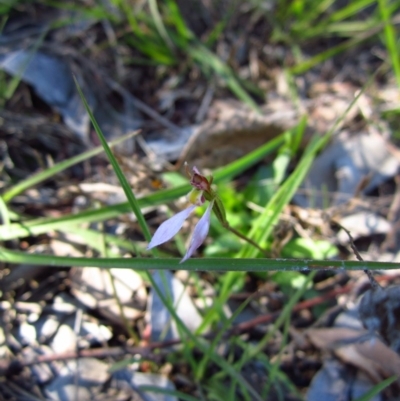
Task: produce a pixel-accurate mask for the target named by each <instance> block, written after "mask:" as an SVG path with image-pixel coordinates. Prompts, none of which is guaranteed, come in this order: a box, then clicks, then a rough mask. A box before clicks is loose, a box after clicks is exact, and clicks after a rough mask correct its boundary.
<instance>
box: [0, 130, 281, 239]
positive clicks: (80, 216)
mask: <svg viewBox="0 0 400 401" xmlns="http://www.w3.org/2000/svg"><path fill="white" fill-rule="evenodd" d="M285 135H286V133H284V134H281V135H279V136H277V137H276V138H274V139H273V140H271V141H269V142H268V143H266V144H265V145H262V146H260V147H259V148H257V149H255V150H254V151H253V152H250V153H249V154H247V155H245V156H243V157H242V158H240V159H238V160H236V161H234V162H232V163H230V164H228V165H227V166H225V167H222V168H220V169H218V170H216V171H215V174H214V182H215V183H216V184H218V183H219V182H222V181H226V180H230V179H232V178H233V177H235V176H236V175H238V174H240V173H242V172H243V171H245V170H246V169H248V168H249V167H251V166H253V165H254V164H255V163H257V162H259V161H260V160H262V159H263V158H264V157H265V156H266V155H268V154H270V153H272V152H273V151H274V150H276V149H277V148H278V146H280V145H281V144H282V143H283V141H284V139H285ZM190 189H191V187H190V185H189V184H186V185H181V186H179V187H175V188H169V189H164V190H161V191H158V192H155V193H153V194H150V195H146V196H144V197H143V198H140V199H138V203H139V206H140V207H141V208H144V207H147V206H156V205H161V204H164V203H168V202H171V201H173V200H175V199H177V198H179V197H180V196H183V195H185V194H187V193H188V192H189V191H190ZM129 211H130V208H129V203H121V204H118V205H112V206H105V207H102V208H99V209H95V210H89V211H84V212H81V213H76V214H74V215H69V216H62V217H59V218H40V219H35V220H30V221H24V222H21V223H12V224H11V225H10V226H9V227H8V228H6V227H4V226H1V225H0V240H2V241H5V240H10V239H13V238H21V237H26V236H30V235H39V234H43V233H46V232H48V231H51V230H63V229H64V230H67V229H68V227H69V226H71V225H77V224H83V223H92V222H95V221H103V220H107V219H112V218H116V217H118V216H119V215H121V214H124V213H128V212H129Z"/></svg>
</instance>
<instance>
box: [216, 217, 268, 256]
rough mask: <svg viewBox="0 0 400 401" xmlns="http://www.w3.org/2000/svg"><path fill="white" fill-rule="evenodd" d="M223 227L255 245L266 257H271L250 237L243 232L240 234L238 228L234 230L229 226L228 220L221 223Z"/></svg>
mask: <svg viewBox="0 0 400 401" xmlns="http://www.w3.org/2000/svg"><path fill="white" fill-rule="evenodd" d="M223 226H224V228H226V229H227V230H228V231H230V232H231V233H233V234H235V235H236V236H237V237H239V238H241V239H243V240H245V241H246V242H248V243H249V244H250V245H253V246H254V247H256V248H257V249H258V250H259V251H260V252H262V253H263V254H264V255H265V256H266V257H267V258H269V257H271V254H270V253H269V252H268V251H267V250H266V249H264V248H261V247H260V245H258V244H257V243H256V242H254V241H253V240H252V239H250V238H249V237H246V236H245V235H244V234H242V233H241V232H239V231H238V230H236V229H235V228H233V227H231V226H230V225H229V223H228V222H226V223H224V224H223Z"/></svg>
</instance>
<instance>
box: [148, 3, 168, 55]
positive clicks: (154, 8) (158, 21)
mask: <svg viewBox="0 0 400 401" xmlns="http://www.w3.org/2000/svg"><path fill="white" fill-rule="evenodd" d="M148 3H149V8H150V13H151V15H152V17H153V20H154V25H155V27H156V29H157V31H158V34H159V35H160V36H161V37H162V38H163V40H164V42H165V43H166V45H167V46H168V47H169V48H170V50H171V51H173V49H174V44H173V43H172V41H171V38H170V37H169V35H168V32H167V30H166V29H165V26H164V23H163V21H162V18H161V15H160V12H159V10H158V5H157V1H156V0H148Z"/></svg>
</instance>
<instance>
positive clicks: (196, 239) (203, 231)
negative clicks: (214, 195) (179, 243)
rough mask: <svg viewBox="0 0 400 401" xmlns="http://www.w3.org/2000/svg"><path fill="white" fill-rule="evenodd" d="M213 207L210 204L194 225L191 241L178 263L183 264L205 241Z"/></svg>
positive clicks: (212, 203) (211, 203)
mask: <svg viewBox="0 0 400 401" xmlns="http://www.w3.org/2000/svg"><path fill="white" fill-rule="evenodd" d="M213 205H214V201H212V202H210V204H209V205H208V207H207V210H206V212H205V213H204V214H203V216H202V218H201V219H200V220H199V222H198V223H197V224H196V227H195V228H194V230H193V234H192V239H191V240H190V244H189V248H188V250H187V252H186V255H185V256H184V257H183V259H182V260H181V261H180V263H183V262H184V261H185V260H187V259H189V258H190V257H191V256H192V255H193V253H194V251H195V250H196V249H197V248H198V247H199V246H200V245H201V244H202V243H203V242H204V240H205V239H206V237H207V234H208V230H209V229H210V219H211V211H212V208H213Z"/></svg>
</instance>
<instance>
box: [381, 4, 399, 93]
mask: <svg viewBox="0 0 400 401" xmlns="http://www.w3.org/2000/svg"><path fill="white" fill-rule="evenodd" d="M378 3H379V10H380V13H381V17H382V21H383V23H384V35H385V42H386V47H387V50H388V53H389V56H390V60H391V62H392V66H393V70H394V74H395V76H396V80H397V86H398V87H399V88H400V59H399V56H400V55H399V45H398V40H397V38H396V32H395V29H394V27H393V25H392V22H391V19H390V11H389V4H388V3H389V2H388V1H387V0H378Z"/></svg>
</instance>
